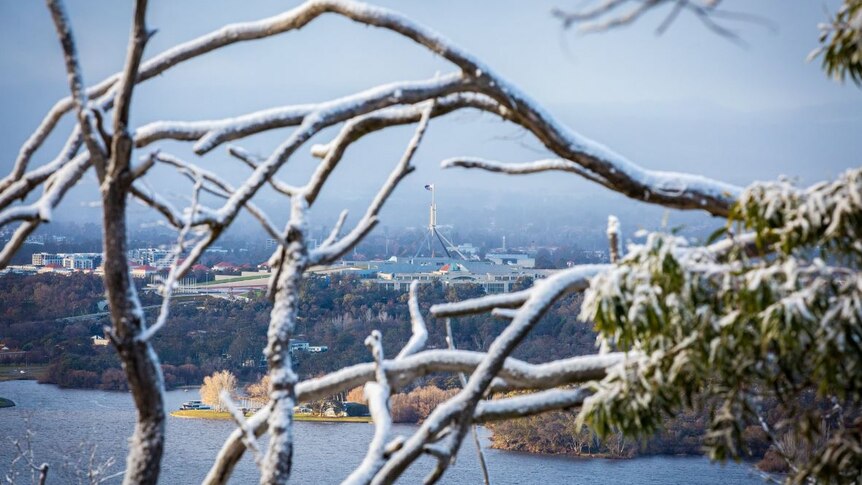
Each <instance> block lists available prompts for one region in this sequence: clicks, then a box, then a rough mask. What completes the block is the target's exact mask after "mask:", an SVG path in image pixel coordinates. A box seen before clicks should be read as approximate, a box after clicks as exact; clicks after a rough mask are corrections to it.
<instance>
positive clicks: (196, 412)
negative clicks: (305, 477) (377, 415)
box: [171, 409, 371, 423]
mask: <svg viewBox="0 0 862 485" xmlns="http://www.w3.org/2000/svg"><path fill="white" fill-rule="evenodd" d="M252 414H254V413H250V412H249V413H246V414H245V415H246V416H251V415H252ZM171 416H173V417H175V418H191V419H216V420H221V419H231V416H230V413H229V412H227V411H217V410H215V409H180V410H177V411H173V412H171ZM293 419H294V421H313V422H318V423H370V422H371V416H315V415H313V414H298V413H297V414H294V415H293Z"/></svg>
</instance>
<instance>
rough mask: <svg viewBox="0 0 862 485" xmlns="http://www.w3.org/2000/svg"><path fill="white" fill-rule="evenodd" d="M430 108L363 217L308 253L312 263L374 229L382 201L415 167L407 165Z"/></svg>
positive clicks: (331, 259) (329, 257) (339, 253)
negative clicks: (351, 226) (349, 229)
mask: <svg viewBox="0 0 862 485" xmlns="http://www.w3.org/2000/svg"><path fill="white" fill-rule="evenodd" d="M433 108H434V102H433V101H432V102H430V103H429V104H428V106H427V107H426V108H425V110H424V112H423V114H422V118H421V119H420V120H419V124H418V125H417V126H416V131H415V132H414V133H413V137H412V138H411V139H410V142H409V143H408V144H407V148H406V149H405V150H404V154H403V155H402V156H401V160H399V161H398V164H397V165H396V166H395V168H394V169H393V170H392V172H391V173H390V174H389V178H387V179H386V182H385V183H384V184H383V186H382V187H381V188H380V190H379V191H378V192H377V195H376V196H375V197H374V200H373V201H372V202H371V204H370V205H369V206H368V209H366V211H365V215H363V216H362V219H360V220H359V222H358V223H357V224H356V226H355V227H354V228H353V230H352V231H350V233H348V234H347V235H345V236H344V237H343V238H341V239H340V240H338V241H335V242H333V243H332V244H330V245H329V246H325V247H324V246H322V247H320V248H318V249H316V250H314V251H313V252H312V253H311V262H312V264H329V263H332V262H334V261H335V260H337V259H338V258H340V257H341V256H342V255H343V254H344V253H346V252H347V251H349V250H350V248H352V247H353V246H355V245H356V244H357V243H358V242H359V241H360V240H362V238H364V237H365V235H366V234H368V232H370V231H371V229H373V228H374V226H375V225H376V224H377V214H378V213H379V212H380V209H381V208H382V207H383V204H384V203H385V202H386V200H387V199H388V198H389V196H390V195H391V194H392V191H394V190H395V187H396V186H397V185H398V183H399V182H401V180H402V179H403V178H404V177H406V176H407V175H408V174H410V172H412V171H413V170H414V167H413V166H411V165H410V162H411V160H413V155H414V154H415V153H416V150H417V149H419V144H420V143H421V142H422V137H423V136H424V135H425V130H426V129H427V128H428V121H429V120H430V119H431V111H432V110H433Z"/></svg>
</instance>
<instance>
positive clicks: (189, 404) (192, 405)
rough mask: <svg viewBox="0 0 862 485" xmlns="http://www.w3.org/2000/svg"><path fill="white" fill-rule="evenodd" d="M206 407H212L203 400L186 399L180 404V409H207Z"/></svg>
mask: <svg viewBox="0 0 862 485" xmlns="http://www.w3.org/2000/svg"><path fill="white" fill-rule="evenodd" d="M206 409H212V407H210V406H207V405H206V404H204V403H203V402H202V401H186V402H184V403H183V404H182V405H181V406H180V411H185V410H206Z"/></svg>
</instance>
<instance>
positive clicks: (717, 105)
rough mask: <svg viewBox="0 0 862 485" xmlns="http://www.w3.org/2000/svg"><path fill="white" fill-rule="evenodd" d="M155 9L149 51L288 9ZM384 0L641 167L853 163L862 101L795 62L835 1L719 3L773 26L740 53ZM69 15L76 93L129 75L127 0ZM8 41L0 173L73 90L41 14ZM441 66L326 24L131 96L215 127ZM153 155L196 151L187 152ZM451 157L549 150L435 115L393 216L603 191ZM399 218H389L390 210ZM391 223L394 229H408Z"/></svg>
mask: <svg viewBox="0 0 862 485" xmlns="http://www.w3.org/2000/svg"><path fill="white" fill-rule="evenodd" d="M150 3H151V10H150V15H149V24H150V26H151V27H153V28H157V29H158V30H159V33H158V34H157V35H156V37H155V38H154V39H153V41H152V42H151V43H150V45H149V46H148V49H147V56H146V57H150V56H152V55H153V54H154V53H156V52H160V51H162V50H164V49H166V48H168V47H170V46H172V45H174V44H176V43H178V42H181V41H184V40H188V39H191V38H193V37H195V36H197V35H200V34H203V33H206V32H208V31H210V30H213V29H215V28H217V27H219V26H221V25H223V24H225V23H228V22H231V21H239V20H251V19H257V18H261V17H264V16H268V15H272V14H275V13H278V12H280V11H283V10H285V9H287V8H290V7H292V6H294V5H296V4H297V3H298V2H284V1H273V0H266V1H251V0H244V1H226V0H194V1H190V0H184V1H172V2H168V1H164V0H152V1H151V2H150ZM380 3H382V4H384V5H386V6H389V7H392V8H395V9H398V10H400V11H402V12H404V13H406V14H407V15H409V16H411V17H412V18H414V19H415V20H416V21H418V22H421V23H423V24H425V25H427V26H430V27H432V28H434V29H436V30H438V31H439V32H441V33H443V34H444V35H445V36H447V37H449V38H450V39H452V40H453V41H455V42H457V43H458V44H459V45H461V46H462V47H463V48H465V49H466V50H468V51H470V52H472V53H473V54H475V55H476V56H478V57H480V58H482V59H483V60H484V61H485V62H487V63H488V64H489V65H491V66H492V67H493V68H495V69H496V70H497V71H498V72H499V73H501V74H503V75H504V76H506V77H507V78H508V79H509V80H511V81H512V82H514V83H515V84H517V85H518V86H519V87H521V88H522V89H523V90H524V91H526V92H527V93H529V94H530V95H531V96H533V97H534V98H535V99H537V100H538V101H539V102H541V103H542V104H543V105H544V106H545V107H546V108H547V109H548V110H549V111H550V112H552V113H553V114H554V115H556V116H557V117H558V118H559V119H560V120H562V121H564V122H565V123H567V124H568V125H569V126H570V127H572V128H573V129H574V130H576V131H578V132H580V133H582V134H584V135H587V136H590V137H592V138H594V139H596V140H598V141H600V142H602V143H604V144H606V145H608V146H610V147H611V148H613V149H614V150H616V151H617V152H619V153H622V154H623V155H626V156H627V157H629V158H630V159H631V160H633V161H635V162H637V163H639V164H641V165H644V166H646V167H649V168H655V169H667V170H680V171H688V172H698V173H702V174H705V175H708V176H711V177H715V178H719V179H722V180H725V181H729V182H733V183H738V184H747V183H749V182H751V181H753V180H758V179H767V178H775V177H777V176H779V175H782V174H786V175H790V176H797V177H799V178H800V180H801V181H802V182H803V183H810V182H813V181H816V180H820V179H824V178H829V177H834V176H835V175H836V174H838V173H839V172H840V171H842V170H843V169H845V168H847V167H851V166H857V165H859V163H860V157H859V154H860V153H862V91H860V89H859V88H857V87H855V86H854V85H852V84H849V85H841V84H838V83H835V82H833V81H831V80H828V79H826V77H825V75H824V74H823V72H822V71H821V69H820V66H819V62H818V61H815V62H812V63H806V62H805V57H806V55H807V54H808V52H809V51H810V50H811V49H812V48H813V47H815V45H816V40H817V29H816V25H817V23H818V22H820V21H822V20H823V19H824V15H825V14H824V7H825V8H827V9H831V10H834V8H835V6H836V4H837V2H835V1H830V2H826V3H823V2H819V1H808V0H793V1H788V0H764V1H757V2H751V1H735V2H734V1H730V0H728V1H727V2H726V5H727V8H729V9H735V10H744V11H746V12H751V13H756V14H760V15H762V16H763V17H766V18H769V19H771V20H772V21H773V22H775V24H776V25H777V27H778V31H777V32H770V31H768V30H767V29H763V28H761V27H759V26H757V25H750V24H743V23H736V24H732V25H733V26H734V27H736V28H738V30H739V31H740V34H741V36H742V37H743V38H744V39H745V41H746V42H747V43H748V45H749V47H748V48H740V47H739V46H737V45H735V44H733V43H731V42H728V41H727V40H725V39H722V38H720V37H718V36H716V35H714V34H712V33H711V32H709V31H707V30H706V29H705V28H703V26H702V25H701V24H700V23H699V22H697V21H696V20H694V19H692V18H689V17H686V16H682V17H680V18H679V19H678V21H677V22H676V23H675V24H674V25H673V26H672V27H671V29H670V30H669V31H668V32H667V33H666V34H665V35H663V36H661V37H657V36H655V35H654V33H653V30H654V28H655V27H656V26H657V25H658V23H659V22H660V21H661V19H662V16H661V14H660V13H658V12H655V13H653V14H652V15H649V16H647V17H646V18H644V19H643V20H641V21H640V22H639V23H638V24H637V25H635V26H633V27H630V28H625V29H619V30H616V31H613V32H610V33H605V34H593V35H588V36H583V35H576V34H574V33H572V32H562V31H561V29H560V26H559V23H558V22H557V21H555V20H554V19H553V18H552V17H551V16H550V14H549V11H550V9H551V7H553V6H560V7H568V6H573V5H577V4H578V2H575V1H573V0H552V1H541V2H539V1H535V2H526V1H514V0H512V1H493V2H491V1H485V2H464V1H434V2H431V1H399V2H396V1H387V2H380ZM68 5H69V10H70V14H71V17H72V23H73V28H74V32H75V34H76V35H77V38H78V43H79V47H80V54H81V61H82V64H83V68H84V76H85V81H86V82H87V83H88V84H93V83H95V82H97V81H99V80H101V79H102V78H104V77H105V76H107V75H109V74H111V73H113V72H115V71H117V70H118V69H119V68H120V67H121V66H122V61H123V56H124V52H125V44H126V37H127V32H128V27H129V18H130V10H131V6H130V2H122V1H117V0H77V1H75V0H68ZM0 45H2V46H3V48H2V49H0V106H2V111H0V154H2V158H0V168H2V170H3V172H4V173H6V172H8V170H9V168H10V167H11V164H12V161H13V160H14V157H15V155H16V154H17V151H18V148H19V147H20V145H21V143H22V142H23V141H24V139H25V138H26V137H27V136H28V135H29V133H30V132H31V131H32V130H33V128H35V127H36V126H37V124H38V123H39V121H40V120H41V118H42V116H44V114H45V113H46V112H47V110H48V109H49V108H50V106H51V105H52V104H53V103H54V102H55V101H56V100H57V99H58V98H60V97H62V96H65V95H66V92H67V85H66V80H65V73H64V70H63V63H62V59H61V55H60V49H59V45H58V42H57V40H56V37H55V35H54V33H53V29H52V24H51V22H50V17H49V15H48V13H47V10H46V8H45V6H44V4H43V2H38V1H11V0H0ZM450 70H452V67H451V66H448V65H446V64H445V63H444V62H442V61H440V60H439V59H437V58H435V57H434V56H432V55H430V54H428V53H427V52H426V51H424V50H422V49H421V48H419V47H417V46H415V45H413V44H412V43H411V42H409V41H406V40H404V39H402V38H400V37H398V36H396V35H394V34H391V33H388V32H384V31H380V30H375V29H369V28H365V27H361V26H359V25H357V24H353V23H351V22H348V21H345V20H343V19H338V18H334V17H328V18H324V19H322V20H320V21H317V22H314V23H312V24H311V25H309V26H308V27H306V28H304V29H303V30H302V31H299V32H293V33H289V34H286V35H281V36H278V37H276V38H273V39H267V40H264V41H256V42H253V43H245V44H242V45H238V46H233V47H230V48H228V49H227V50H223V51H219V52H218V53H215V54H210V55H208V56H206V57H203V58H200V59H198V60H194V61H192V62H189V63H186V64H183V65H181V66H180V67H178V68H175V69H173V70H171V71H169V72H168V73H166V74H165V75H163V76H161V77H160V78H158V79H155V80H152V81H149V82H147V83H145V84H144V85H142V86H141V88H140V89H139V90H138V91H136V95H135V100H134V105H133V119H134V122H135V123H144V122H149V121H153V120H157V119H182V120H194V119H204V118H218V117H224V116H230V115H237V114H242V113H245V112H249V111H253V110H256V109H262V108H267V107H273V106H279V105H285V104H292V103H303V102H309V101H320V100H325V99H328V98H332V97H335V96H341V95H345V94H349V93H351V92H355V91H359V90H362V89H365V88H368V87H371V86H373V85H375V84H379V83H383V82H391V81H396V80H404V79H422V78H427V77H431V76H433V75H434V74H435V72H437V71H441V72H448V71H450ZM68 127H69V124H68V122H67V123H66V124H64V125H62V128H63V130H61V133H67V130H68ZM285 134H286V132H285V131H283V130H282V131H279V132H274V133H271V134H267V135H263V136H258V137H255V138H253V139H250V140H248V141H244V142H242V145H243V146H246V147H247V148H249V149H251V150H253V151H257V152H259V153H261V154H266V153H268V152H269V151H270V150H271V149H272V148H273V147H274V146H275V145H276V144H277V143H278V142H279V141H280V140H281V139H283V137H284V136H285ZM327 135H331V132H327ZM409 136H410V129H409V128H400V129H393V130H389V131H387V132H385V133H382V134H378V135H374V136H373V137H369V138H368V139H367V140H363V141H362V142H360V143H359V144H358V145H356V147H355V148H352V149H351V151H350V152H349V155H348V157H347V158H346V159H345V160H344V162H343V167H340V168H339V170H338V172H337V173H336V176H335V177H334V178H333V179H332V184H331V185H330V186H329V187H327V189H326V190H325V192H324V194H323V195H324V197H327V198H328V201H327V202H326V203H325V204H324V207H326V208H331V209H333V211H334V209H335V208H337V207H340V206H342V205H351V204H354V205H358V204H359V202H360V201H364V200H365V198H367V197H370V195H371V194H372V193H373V191H375V190H376V187H377V186H378V185H379V183H381V182H382V180H383V179H384V178H385V176H386V173H387V172H388V170H389V168H390V167H391V166H392V165H393V164H394V163H395V161H396V160H397V158H398V156H399V154H400V152H401V151H402V150H403V147H404V144H405V143H406V142H407V139H408V138H409ZM64 138H65V134H64V135H63V136H62V137H56V138H53V139H52V143H51V144H50V145H49V146H47V147H46V149H45V150H43V151H42V152H40V155H39V156H38V157H37V159H36V161H37V162H40V163H41V162H44V161H46V160H48V159H50V158H51V157H53V155H54V153H55V152H56V149H57V148H58V147H59V144H60V143H61V142H62V139H64ZM325 139H326V137H321V140H325ZM163 147H164V149H166V150H168V151H171V152H173V153H176V154H178V155H181V156H184V157H189V158H191V157H192V155H191V154H190V152H189V150H188V146H186V145H183V144H178V143H167V144H165V145H163ZM454 155H474V156H483V157H487V158H496V159H500V160H504V161H526V160H530V159H534V158H540V157H544V156H546V155H547V153H546V152H544V151H543V150H542V148H541V146H540V145H539V144H538V143H537V142H536V141H535V140H533V139H532V138H531V137H530V136H528V135H525V134H524V133H523V132H522V131H520V130H518V129H516V128H515V127H514V126H512V125H506V124H503V123H501V122H499V121H497V120H495V119H493V118H491V117H489V116H484V115H479V114H475V113H466V112H465V113H459V114H455V115H453V116H449V117H447V118H445V119H442V120H435V121H434V122H432V125H431V127H430V129H429V132H428V136H427V139H426V141H425V143H424V144H423V146H422V148H421V149H420V152H419V153H418V155H417V160H416V161H417V164H418V166H419V170H418V171H417V173H416V174H414V175H411V176H410V178H408V179H407V180H406V181H405V183H404V184H403V185H402V186H401V187H400V188H399V189H398V191H397V192H396V194H395V200H396V202H397V201H401V202H402V203H403V204H404V205H402V207H412V204H413V203H414V202H415V203H417V204H418V203H420V202H421V203H423V204H424V203H425V202H424V198H423V197H424V194H421V193H419V192H418V191H419V190H420V189H421V187H422V185H424V184H425V183H428V182H432V181H433V182H435V183H436V184H437V186H438V187H439V189H440V193H441V196H442V197H443V198H444V200H445V197H447V196H448V197H450V199H451V200H453V201H457V204H458V207H466V208H468V209H466V210H469V207H470V206H471V205H475V206H476V207H484V206H493V205H494V204H497V203H500V202H501V201H509V202H511V198H512V197H513V195H514V196H515V197H518V198H521V199H522V200H524V201H525V202H527V203H532V202H533V201H539V202H538V203H537V205H539V206H541V205H542V204H541V200H542V198H545V200H546V203H547V201H548V200H551V199H552V202H550V204H551V205H557V204H562V205H565V209H566V210H570V211H573V212H576V211H577V210H578V208H577V203H578V201H582V200H584V199H585V198H587V197H589V198H593V197H595V196H596V194H606V191H604V190H603V189H599V188H595V187H593V186H591V185H590V184H588V183H586V182H583V181H581V180H578V179H576V178H575V177H574V176H572V175H560V174H543V175H535V176H530V177H521V178H506V177H503V176H501V175H495V174H486V173H478V172H476V173H469V172H466V171H462V170H458V171H440V170H439V169H438V168H437V167H438V165H439V161H440V160H441V159H444V158H447V157H450V156H454ZM204 163H206V164H207V165H208V166H209V167H211V168H214V169H217V170H218V171H220V172H222V173H224V174H226V176H227V177H230V178H234V179H237V180H238V178H239V176H240V175H242V174H245V173H247V172H246V171H245V169H244V168H242V167H237V165H236V163H235V162H232V161H229V160H227V157H226V156H225V154H224V151H223V150H217V151H216V153H214V154H213V155H211V156H208V157H207V161H206V162H204ZM312 166H313V160H312V159H311V157H310V156H308V155H307V151H306V152H304V153H302V154H301V156H299V157H297V158H296V160H291V162H290V163H289V164H288V165H287V166H286V167H285V171H284V172H283V178H285V179H287V180H289V181H293V182H300V181H301V180H302V179H303V178H304V177H305V176H306V175H307V174H308V173H309V171H310V170H311V167H312ZM164 175H165V173H158V172H157V173H155V174H154V175H153V176H151V177H150V180H151V183H153V184H154V185H157V186H158V187H165V186H168V187H169V188H172V189H173V190H175V192H177V193H179V192H181V191H182V187H183V186H182V185H181V184H176V185H175V186H174V185H170V184H168V185H166V184H165V183H164V180H165V177H164ZM86 185H87V186H88V187H89V188H86V187H85V188H82V189H80V190H77V191H76V192H75V193H73V194H71V196H70V199H71V200H70V201H69V202H70V203H69V207H71V208H73V210H71V211H69V210H68V209H67V212H66V214H72V213H74V214H75V216H77V215H79V214H82V213H92V214H93V215H95V214H96V213H97V211H96V210H95V209H92V208H90V209H87V208H86V206H83V205H82V201H86V200H89V199H91V198H93V197H92V193H93V192H92V189H93V188H94V186H95V183H94V182H93V180H92V177H91V178H89V179H88V180H87V184H86ZM88 194H89V195H88ZM548 198H551V199H548ZM601 198H602V200H604V198H606V199H607V200H608V201H609V202H608V204H609V206H610V207H613V205H614V204H618V203H623V202H622V199H621V198H619V197H617V196H614V195H602V196H601ZM264 199H267V197H266V195H265V194H264ZM351 201H352V202H351ZM82 207H83V210H82ZM396 212H397V209H390V213H391V214H393V216H395V215H396ZM423 214H424V213H423ZM384 215H386V213H384ZM397 215H398V217H393V220H395V221H400V220H406V219H409V218H405V217H402V216H403V214H397ZM444 215H445V209H444V208H442V207H441V217H443V216H444ZM69 217H71V215H69ZM420 217H424V216H420ZM625 222H626V221H623V223H624V224H625Z"/></svg>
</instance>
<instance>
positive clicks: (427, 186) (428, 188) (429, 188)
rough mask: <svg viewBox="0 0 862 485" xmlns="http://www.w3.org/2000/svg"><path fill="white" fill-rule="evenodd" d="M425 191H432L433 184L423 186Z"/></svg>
mask: <svg viewBox="0 0 862 485" xmlns="http://www.w3.org/2000/svg"><path fill="white" fill-rule="evenodd" d="M425 190H434V184H428V185H426V186H425Z"/></svg>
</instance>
